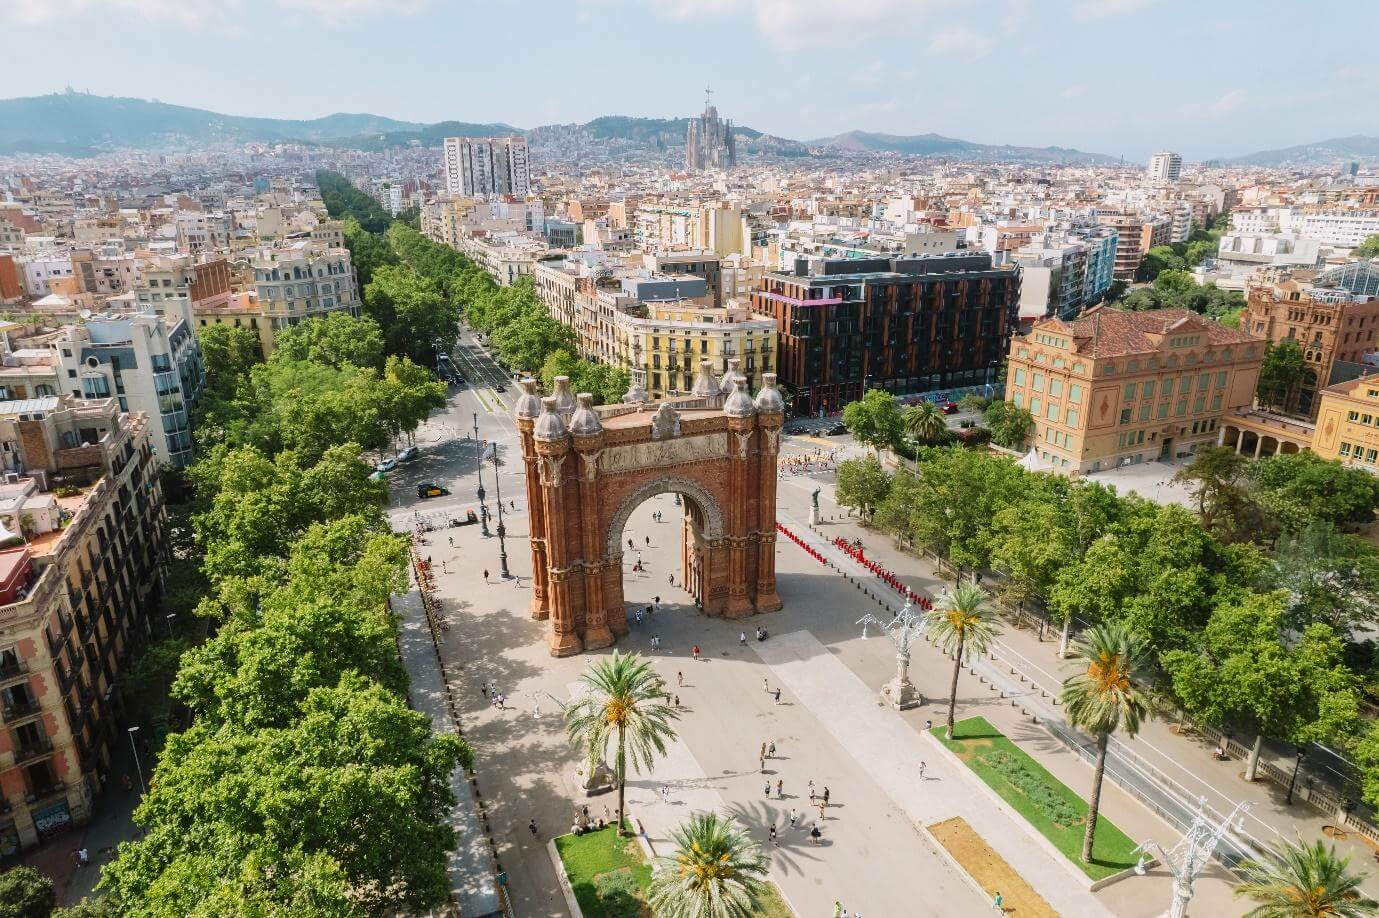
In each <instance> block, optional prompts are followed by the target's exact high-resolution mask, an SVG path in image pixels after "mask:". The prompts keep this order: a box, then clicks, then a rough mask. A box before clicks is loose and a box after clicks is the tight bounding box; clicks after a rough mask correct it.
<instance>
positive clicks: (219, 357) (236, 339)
mask: <svg viewBox="0 0 1379 918" xmlns="http://www.w3.org/2000/svg"><path fill="white" fill-rule="evenodd" d="M197 339H198V340H199V341H200V343H201V362H202V364H203V365H204V366H205V368H206V387H205V390H204V391H203V394H202V398H203V399H217V400H222V401H223V400H227V399H230V398H233V397H234V396H235V393H236V391H237V390H238V389H239V386H240V384H241V383H243V382H244V380H245V379H246V378H247V377H248V375H249V371H250V370H251V369H252V368H253V366H254V364H256V363H261V362H262V361H263V349H262V347H261V342H260V341H259V336H258V335H256V334H254V333H253V332H252V331H250V330H249V329H247V328H237V327H235V326H233V325H208V326H206V327H205V328H203V329H200V330H199V331H198V332H197Z"/></svg>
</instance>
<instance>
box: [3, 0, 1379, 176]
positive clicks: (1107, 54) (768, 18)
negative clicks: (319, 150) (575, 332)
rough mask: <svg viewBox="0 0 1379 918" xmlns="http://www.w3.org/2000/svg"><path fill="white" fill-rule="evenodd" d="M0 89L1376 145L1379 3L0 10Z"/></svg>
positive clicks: (231, 103) (558, 1)
mask: <svg viewBox="0 0 1379 918" xmlns="http://www.w3.org/2000/svg"><path fill="white" fill-rule="evenodd" d="M0 34H3V35H4V48H5V57H6V64H5V67H4V68H3V73H4V79H3V80H2V81H0V94H3V95H4V96H6V97H8V96H23V95H37V94H41V93H45V92H53V91H57V90H60V89H62V88H63V86H65V85H66V84H68V83H70V84H71V85H72V86H73V87H75V88H77V89H81V90H90V91H91V92H94V93H98V94H102V95H125V96H136V97H140V98H158V99H161V100H162V101H165V102H176V103H179V104H184V105H194V106H198V107H203V108H209V109H213V110H217V111H223V112H227V113H230V114H242V115H265V116H271V117H315V116H318V115H324V114H328V113H330V112H335V111H367V112H373V113H376V114H381V115H388V116H391V117H395V118H402V119H407V120H417V121H438V120H443V119H457V120H465V121H480V122H486V121H506V122H508V123H510V124H514V125H517V126H519V127H532V126H535V125H537V124H548V123H552V122H569V121H584V120H587V119H589V118H592V117H596V116H598V115H604V114H626V115H641V116H674V115H686V114H691V113H694V112H697V111H698V110H699V109H700V107H701V106H702V101H703V89H704V87H705V86H706V85H711V86H712V87H713V89H714V93H715V95H714V99H715V102H716V103H717V104H718V106H719V108H720V110H721V111H722V112H723V114H724V115H725V116H728V117H732V118H734V119H735V120H736V121H737V122H738V123H741V124H746V125H750V126H752V127H755V128H758V129H760V130H765V131H769V132H772V133H775V134H780V135H782V136H786V137H792V138H796V139H809V138H814V137H822V136H828V135H832V134H836V133H840V132H842V131H845V130H851V129H861V130H869V131H881V132H886V133H893V134H917V133H925V132H928V131H935V132H937V133H940V134H946V135H949V136H953V137H961V138H964V139H968V140H975V141H980V142H986V143H1016V144H1027V145H1037V146H1046V145H1052V144H1058V145H1061V146H1069V147H1077V148H1079V149H1083V150H1091V151H1096V152H1100V153H1108V154H1111V155H1124V156H1126V157H1127V158H1129V159H1138V160H1142V159H1144V158H1145V157H1146V156H1148V154H1150V153H1152V152H1153V151H1154V150H1157V149H1161V148H1171V149H1176V150H1179V151H1181V152H1182V153H1183V154H1184V155H1185V156H1187V157H1188V158H1190V159H1196V158H1205V157H1211V156H1226V155H1233V154H1241V153H1247V152H1252V151H1254V150H1258V149H1265V148H1271V147H1279V146H1289V145H1292V144H1296V143H1304V142H1310V141H1315V140H1321V139H1325V138H1329V137H1336V136H1344V135H1348V134H1379V80H1377V79H1376V72H1377V71H1376V65H1375V64H1374V63H1373V36H1374V35H1375V34H1379V3H1374V2H1368V0H1311V2H1308V3H1298V2H1295V0H1294V2H1284V0H1244V2H1242V0H1218V2H1214V3H1206V2H1200V0H1198V2H1192V0H1158V2H1150V0H962V2H950V0H554V2H552V0H0Z"/></svg>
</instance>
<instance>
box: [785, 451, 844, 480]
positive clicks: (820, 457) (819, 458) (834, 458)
mask: <svg viewBox="0 0 1379 918" xmlns="http://www.w3.org/2000/svg"><path fill="white" fill-rule="evenodd" d="M839 452H841V450H836V449H833V450H829V451H828V452H824V451H823V450H821V449H816V450H814V451H813V452H810V453H801V454H797V455H794V456H782V457H781V458H780V459H778V460H776V465H777V466H778V468H779V470H780V472H781V474H783V475H788V474H796V475H807V474H809V473H810V472H833V471H837V469H838V453H839Z"/></svg>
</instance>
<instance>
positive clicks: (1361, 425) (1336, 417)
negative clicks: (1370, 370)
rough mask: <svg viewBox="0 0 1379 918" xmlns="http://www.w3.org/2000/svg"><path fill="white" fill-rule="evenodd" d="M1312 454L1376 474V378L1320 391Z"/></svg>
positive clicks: (1378, 431)
mask: <svg viewBox="0 0 1379 918" xmlns="http://www.w3.org/2000/svg"><path fill="white" fill-rule="evenodd" d="M1312 452H1314V453H1316V454H1317V455H1318V456H1321V457H1322V458H1324V459H1336V460H1339V461H1340V462H1342V463H1344V464H1346V465H1349V466H1354V467H1356V468H1362V469H1364V470H1365V471H1367V472H1369V473H1371V474H1375V475H1379V376H1369V377H1361V378H1360V379H1352V380H1350V381H1349V382H1343V383H1337V384H1336V385H1334V386H1329V387H1327V388H1325V389H1323V390H1322V391H1321V398H1320V400H1319V402H1318V409H1317V431H1316V434H1315V435H1314V436H1313V437H1312Z"/></svg>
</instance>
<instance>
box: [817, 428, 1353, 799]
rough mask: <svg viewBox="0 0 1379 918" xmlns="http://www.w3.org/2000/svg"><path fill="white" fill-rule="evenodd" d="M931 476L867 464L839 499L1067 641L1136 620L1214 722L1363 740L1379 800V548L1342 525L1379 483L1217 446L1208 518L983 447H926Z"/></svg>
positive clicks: (1186, 475) (1160, 673)
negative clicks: (1362, 634) (1376, 713)
mask: <svg viewBox="0 0 1379 918" xmlns="http://www.w3.org/2000/svg"><path fill="white" fill-rule="evenodd" d="M1227 453H1229V455H1230V456H1232V457H1234V459H1235V460H1239V461H1238V462H1235V461H1229V462H1228V461H1227V460H1226V454H1227ZM918 472H919V473H918V474H917V475H912V474H908V473H905V472H900V473H896V474H893V475H892V474H888V473H886V471H885V470H884V469H883V467H882V466H881V464H880V463H879V462H878V461H876V460H875V459H865V460H849V461H847V462H844V463H842V464H841V465H840V467H839V470H838V499H839V501H840V502H841V503H844V504H846V505H849V506H854V507H857V508H859V509H860V510H861V511H862V513H863V515H864V517H865V518H866V519H867V520H868V521H869V522H870V523H871V524H872V525H874V526H876V527H877V528H879V529H881V530H882V531H885V532H887V533H890V534H892V535H894V536H895V537H896V538H897V540H899V541H900V542H901V543H902V544H905V545H908V546H912V547H914V548H916V549H921V550H925V551H929V552H932V553H934V554H935V555H937V556H939V557H941V558H943V559H946V561H947V562H948V563H949V564H951V565H952V567H953V568H954V569H955V571H956V574H957V576H958V578H959V579H961V578H962V576H963V575H964V573H966V572H970V571H975V570H986V569H995V570H999V571H1001V572H1003V573H1004V575H1005V576H1004V577H1003V578H1002V579H1001V581H1000V584H999V587H998V590H997V593H998V595H999V596H1000V597H1001V598H1002V599H1003V600H1004V601H1005V602H1006V603H1007V604H1008V605H1009V606H1010V607H1011V608H1014V609H1017V610H1019V611H1021V612H1022V613H1023V611H1024V610H1025V609H1026V608H1027V607H1030V606H1032V605H1042V606H1043V608H1045V609H1046V610H1047V612H1048V613H1049V614H1050V616H1051V617H1052V618H1053V619H1054V621H1055V622H1057V623H1059V624H1061V626H1062V629H1063V637H1062V642H1061V648H1060V649H1061V650H1066V647H1067V643H1068V637H1069V634H1070V631H1071V628H1072V625H1073V624H1074V623H1075V622H1080V623H1082V624H1085V625H1094V624H1098V623H1104V622H1113V623H1121V624H1124V625H1125V626H1126V627H1127V628H1129V629H1130V630H1131V631H1132V632H1133V633H1134V634H1135V635H1136V636H1137V637H1139V638H1140V639H1142V640H1143V641H1144V643H1145V646H1146V647H1148V648H1150V650H1151V661H1152V663H1153V666H1154V674H1155V677H1156V685H1157V688H1158V689H1159V691H1161V692H1162V693H1163V695H1164V696H1165V697H1166V698H1168V699H1171V700H1172V701H1174V702H1176V703H1177V704H1178V705H1180V706H1181V707H1182V708H1183V709H1184V710H1186V711H1187V712H1188V713H1190V714H1192V715H1193V716H1194V717H1196V718H1200V719H1202V720H1204V721H1206V722H1210V723H1213V724H1217V725H1220V726H1222V727H1225V728H1227V729H1236V730H1244V731H1249V732H1251V733H1253V734H1254V735H1256V736H1260V737H1265V738H1270V739H1275V740H1280V741H1288V742H1307V741H1318V742H1328V743H1333V744H1336V745H1338V746H1340V747H1342V748H1345V749H1348V750H1350V751H1351V752H1352V753H1353V754H1354V755H1355V757H1356V758H1357V760H1359V761H1360V762H1361V763H1362V764H1364V766H1365V767H1366V784H1365V788H1364V796H1365V799H1367V800H1369V801H1370V802H1373V803H1379V736H1376V733H1375V731H1374V730H1373V728H1372V727H1371V726H1370V725H1368V724H1366V723H1365V722H1363V721H1362V720H1361V719H1360V717H1359V703H1360V700H1361V698H1362V696H1363V695H1364V694H1365V693H1366V692H1367V691H1369V690H1370V689H1371V688H1372V686H1374V684H1375V682H1376V676H1377V675H1379V670H1376V666H1375V660H1374V648H1373V645H1372V644H1361V643H1356V642H1355V641H1354V640H1353V638H1352V635H1353V634H1354V632H1355V629H1356V628H1357V627H1360V626H1363V625H1372V624H1374V623H1376V622H1379V556H1376V553H1375V551H1374V549H1373V548H1372V547H1371V546H1369V545H1368V544H1367V543H1365V542H1363V541H1362V540H1360V539H1358V538H1356V537H1354V536H1350V535H1348V534H1346V533H1345V532H1343V531H1341V530H1342V529H1343V528H1344V527H1346V526H1348V525H1350V524H1351V523H1353V522H1356V521H1358V520H1361V519H1367V518H1369V517H1372V515H1373V510H1374V507H1375V505H1376V503H1379V484H1376V482H1375V481H1374V480H1373V479H1372V478H1370V477H1369V476H1367V475H1365V474H1364V473H1362V472H1357V471H1354V470H1350V469H1346V468H1344V467H1342V466H1340V465H1339V464H1337V463H1333V462H1327V461H1325V460H1322V459H1319V458H1318V457H1316V456H1314V455H1312V454H1310V453H1303V454H1298V455H1286V456H1277V457H1269V458H1265V459H1260V460H1249V459H1244V458H1242V457H1235V454H1234V453H1233V452H1231V451H1229V450H1216V449H1213V450H1208V451H1206V452H1205V453H1204V454H1203V455H1202V456H1201V457H1199V459H1198V461H1197V462H1195V463H1194V464H1193V465H1192V466H1189V467H1188V468H1187V469H1186V470H1184V472H1183V473H1182V476H1181V480H1182V481H1183V482H1184V483H1185V484H1186V485H1187V486H1188V487H1189V488H1191V489H1192V491H1193V493H1194V495H1195V496H1196V498H1197V500H1198V509H1199V510H1200V511H1201V518H1200V519H1199V517H1198V516H1197V515H1196V514H1194V513H1193V512H1192V511H1191V510H1188V509H1186V508H1184V507H1180V506H1176V505H1169V506H1160V505H1158V504H1155V503H1153V502H1151V501H1147V500H1144V499H1142V498H1139V497H1138V496H1136V495H1129V496H1126V497H1122V496H1119V495H1117V494H1116V493H1115V492H1114V490H1112V489H1110V488H1107V487H1105V486H1103V485H1100V484H1097V483H1094V482H1086V481H1070V480H1068V479H1064V478H1061V477H1057V476H1047V475H1040V474H1035V473H1030V472H1026V471H1024V470H1023V469H1021V468H1020V467H1018V466H1017V465H1015V464H1014V463H1013V462H1011V461H1009V460H1007V459H1005V458H1003V457H999V456H995V455H991V454H988V453H983V452H978V451H973V450H966V449H958V448H935V449H929V450H925V451H923V452H922V454H921V457H920V459H919V462H918ZM1258 751H1259V744H1258V743H1257V744H1256V747H1255V754H1254V755H1252V756H1251V757H1250V761H1249V763H1248V770H1249V772H1250V776H1251V777H1253V774H1254V769H1255V767H1256V763H1257V754H1258Z"/></svg>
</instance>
